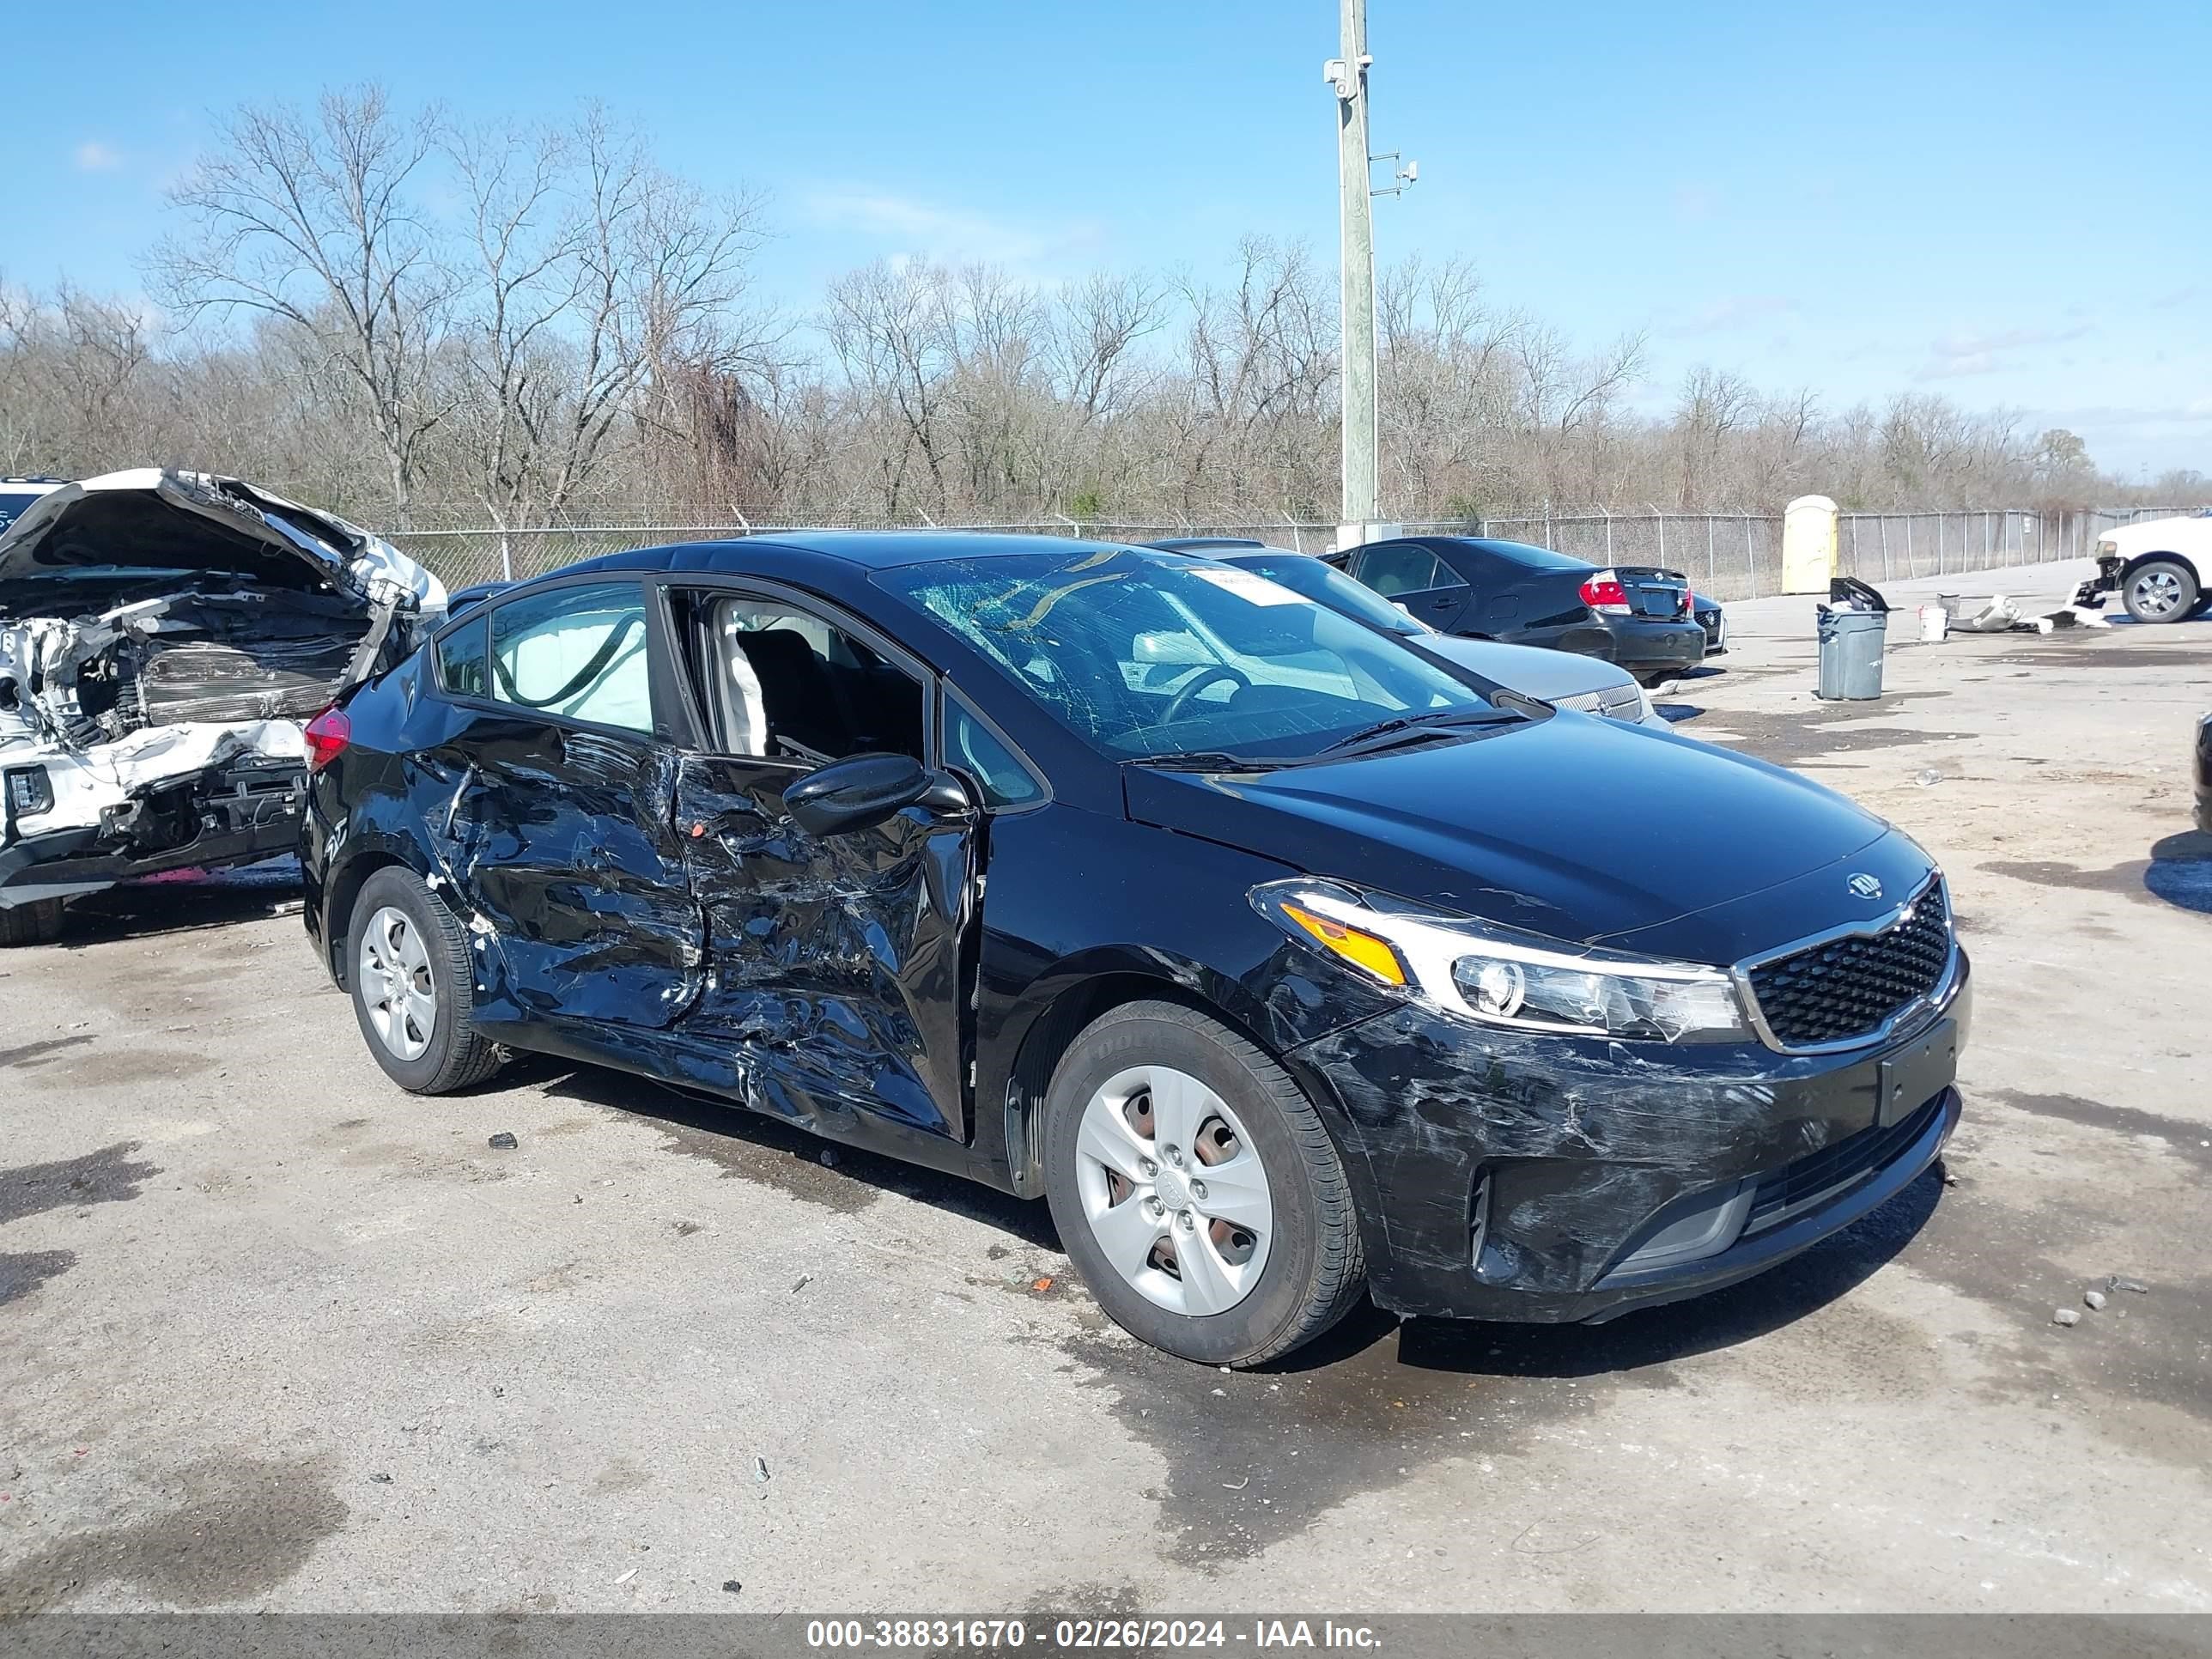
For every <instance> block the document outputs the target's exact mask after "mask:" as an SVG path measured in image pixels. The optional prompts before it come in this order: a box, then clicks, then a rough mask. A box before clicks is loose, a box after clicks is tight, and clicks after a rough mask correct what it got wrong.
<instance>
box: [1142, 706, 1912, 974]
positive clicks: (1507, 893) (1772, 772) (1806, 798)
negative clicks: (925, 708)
mask: <svg viewBox="0 0 2212 1659" xmlns="http://www.w3.org/2000/svg"><path fill="white" fill-rule="evenodd" d="M1124 775H1125V778H1126V788H1127V802H1128V810H1129V812H1130V815H1131V816H1132V817H1135V818H1137V819H1138V820H1139V821H1140V822H1144V823H1152V824H1155V825H1158V826H1159V827H1161V828H1163V829H1173V830H1177V831H1180V832H1182V833H1183V834H1186V835H1192V836H1203V837H1205V838H1206V839H1208V840H1211V841H1216V842H1223V843H1225V844H1227V845H1231V846H1234V847H1239V848H1247V849H1249V850H1250V851H1252V852H1255V853H1258V854H1261V855H1263V856H1265V857H1267V858H1270V859H1273V860H1277V861H1278V862H1280V863H1283V864H1286V865H1289V866H1292V867H1294V868H1296V869H1299V870H1302V871H1304V872H1307V873H1308V874H1310V875H1316V876H1324V877H1330V878H1336V879H1340V880H1343V881H1348V882H1351V883H1353V884H1357V885H1359V886H1362V887H1366V888H1370V889H1374V890H1379V891H1383V892H1387V893H1393V894H1395V895H1397V896H1399V897H1401V898H1404V899H1409V900H1413V901H1417V902H1421V903H1425V904H1428V905H1431V906H1434V907H1436V908H1440V909H1445V910H1450V911H1455V912H1459V913H1462V914H1465V915H1474V916H1480V917H1484V918H1487V919H1488V920H1490V921H1496V922H1499V923H1503V924H1504V925H1507V926H1510V927H1521V928H1526V929H1528V930H1529V931H1531V932H1534V933H1543V934H1547V935H1548V936H1550V937H1552V938H1553V939H1566V940H1576V941H1583V942H1587V943H1591V944H1597V943H1601V942H1620V943H1624V944H1628V945H1632V948H1634V949H1637V950H1639V951H1647V952H1650V954H1653V955H1656V956H1665V957H1679V958H1680V959H1682V960H1686V961H1698V962H1711V963H1730V962H1735V961H1738V960H1740V959H1741V958H1743V957H1747V956H1751V955H1755V954H1758V953H1760V952H1762V951H1768V950H1771V949H1774V948H1777V947H1778V946H1779V945H1785V944H1788V943H1790V942H1791V941H1793V940H1796V939H1802V938H1803V937H1805V936H1806V935H1807V934H1808V933H1815V932H1818V931H1820V929H1822V928H1824V927H1832V926H1836V925H1838V924H1839V923H1841V922H1844V921H1858V920H1862V919H1863V915H1862V913H1863V912H1866V911H1867V910H1868V906H1867V905H1866V904H1865V903H1864V902H1862V901H1859V900H1857V899H1856V898H1855V897H1854V896H1852V895H1851V893H1850V890H1849V889H1848V887H1847V885H1846V883H1847V881H1848V878H1849V877H1850V875H1853V874H1857V873H1860V872H1862V870H1864V871H1865V872H1867V873H1870V874H1872V875H1874V876H1875V878H1877V880H1878V881H1879V882H1880V883H1881V886H1882V887H1883V889H1884V890H1886V891H1887V892H1889V893H1891V894H1892V895H1900V894H1901V892H1902V891H1903V890H1909V889H1910V888H1911V886H1914V885H1917V883H1918V882H1919V881H1920V880H1922V879H1924V878H1925V877H1926V875H1927V873H1928V870H1929V865H1928V861H1927V859H1926V855H1925V854H1922V853H1921V852H1920V850H1919V849H1918V848H1916V847H1914V846H1913V845H1912V843H1911V842H1910V841H1909V840H1908V839H1907V838H1906V837H1905V836H1901V835H1898V834H1896V833H1894V832H1893V831H1892V830H1891V829H1889V828H1888V826H1887V825H1886V824H1885V823H1883V822H1882V821H1881V819H1879V818H1877V817H1874V816H1873V815H1872V814H1870V813H1869V812H1867V811H1863V810H1862V809H1861V808H1860V807H1858V806H1857V805H1853V804H1852V803H1851V802H1850V801H1849V800H1846V799H1844V797H1843V796H1841V795H1839V794H1837V793H1834V792H1833V791H1832V790H1829V789H1826V788H1823V787H1821V786H1820V785H1819V784H1816V783H1814V782H1812V781H1809V780H1808V779H1805V778H1802V777H1799V776H1797V775H1796V774H1794V773H1790V772H1787V771H1784V770H1783V769H1781V768H1779V767H1776V766H1770V765H1768V764H1767V763H1765V762H1764V761H1758V760H1753V759H1751V758H1749V757H1746V756H1742V755H1737V754H1734V753H1731V752H1729V751H1728V750H1723V749H1720V748H1718V747H1717V746H1714V745H1711V744H1700V743H1693V742H1691V741H1690V740H1688V739H1686V738H1679V737H1676V736H1674V735H1673V734H1672V733H1669V732H1661V731H1656V730H1653V729H1651V728H1650V727H1647V726H1636V725H1631V724H1628V723H1626V722H1623V721H1620V720H1603V719H1599V718H1595V717H1593V716H1587V715H1583V714H1572V713H1567V712H1562V713H1559V714H1554V715H1553V716H1552V717H1551V718H1550V719H1548V720H1538V721H1531V722H1529V723H1528V724H1527V725H1524V726H1512V727H1508V728H1504V729H1503V730H1499V731H1497V732H1492V733H1489V734H1486V735H1484V736H1481V737H1478V738H1474V739H1472V740H1470V741H1466V742H1458V743H1439V744H1429V745H1425V746H1423V747H1419V748H1414V749H1407V750H1390V751H1386V752H1384V753H1382V754H1376V755H1368V756H1362V757H1354V758H1351V759H1347V760H1345V761H1341V762H1335V763H1318V764H1314V765H1308V766H1295V767H1288V768H1284V769H1279V770H1276V771H1272V772H1258V773H1190V772H1174V771H1166V770H1162V769H1158V768H1154V767H1146V766H1131V767H1127V768H1125V769H1124ZM1876 843H1881V846H1880V847H1879V848H1878V847H1877V846H1876ZM1846 860H1850V863H1849V864H1848V866H1845V861H1846ZM1837 866H1845V867H1844V868H1842V869H1838V868H1837ZM1823 872H1826V875H1827V878H1826V879H1819V878H1820V877H1821V876H1822V874H1823ZM1889 902H1891V903H1894V902H1896V898H1895V897H1894V896H1893V898H1892V899H1891V900H1890V901H1889ZM1874 908H1881V907H1880V906H1875V907H1874Z"/></svg>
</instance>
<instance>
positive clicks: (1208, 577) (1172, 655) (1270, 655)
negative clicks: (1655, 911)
mask: <svg viewBox="0 0 2212 1659" xmlns="http://www.w3.org/2000/svg"><path fill="white" fill-rule="evenodd" d="M877 580H878V581H879V582H881V583H882V584H884V586H887V587H890V589H891V590H892V591H894V592H897V593H899V594H900V595H901V596H902V597H903V598H905V599H908V600H909V601H911V602H912V603H914V604H915V605H919V606H921V608H922V609H923V610H925V611H928V612H929V613H930V614H931V615H932V616H933V617H935V618H936V619H937V620H938V621H939V623H943V624H944V625H945V627H947V628H949V629H951V630H952V631H953V632H954V633H955V634H957V635H959V636H960V637H961V638H962V639H963V640H965V641H967V642H968V643H969V645H971V646H973V647H975V649H977V650H978V651H980V652H981V653H983V654H984V655H985V656H987V657H988V658H989V659H991V660H992V661H993V662H994V663H995V664H996V665H998V667H999V668H1000V671H1002V672H1005V673H1006V674H1008V675H1011V676H1012V678H1015V679H1016V680H1018V681H1019V682H1020V683H1021V684H1022V685H1023V687H1024V689H1025V690H1028V691H1029V692H1030V694H1031V695H1032V696H1035V697H1036V699H1037V700H1038V701H1039V702H1042V703H1044V704H1045V705H1047V706H1048V708H1051V709H1052V710H1053V711H1054V713H1055V714H1058V715H1059V716H1060V718H1061V719H1062V720H1065V721H1066V723H1067V724H1068V725H1069V726H1072V727H1073V728H1074V729H1075V731H1076V732H1078V733H1079V735H1081V736H1083V737H1085V738H1089V739H1090V740H1091V741H1092V742H1094V743H1096V744H1098V745H1099V746H1100V747H1101V748H1103V749H1105V750H1108V751H1109V752H1110V753H1113V754H1115V755H1120V756H1124V757H1129V758H1133V759H1139V760H1145V759H1163V760H1165V759H1172V758H1177V757H1190V756H1220V757H1234V758H1237V759H1240V760H1247V761H1252V762H1255V763H1270V762H1273V763H1280V762H1284V761H1288V760H1293V759H1304V758H1308V757H1312V756H1315V755H1316V754H1319V753H1321V752H1322V751H1323V750H1328V749H1331V748H1334V747H1339V746H1341V745H1344V744H1347V743H1351V742H1352V741H1355V740H1357V739H1358V738H1360V737H1362V736H1363V734H1365V733H1368V732H1372V731H1374V730H1375V729H1376V728H1377V727H1379V726H1384V725H1386V724H1389V725H1391V726H1396V725H1398V724H1400V723H1401V722H1405V721H1407V720H1409V718H1410V719H1411V720H1412V722H1413V724H1416V725H1425V723H1426V722H1425V719H1423V718H1421V717H1425V716H1430V715H1433V716H1435V717H1436V719H1437V722H1438V724H1439V725H1440V726H1444V725H1449V724H1452V723H1455V722H1459V721H1462V720H1472V721H1480V720H1483V719H1485V718H1486V717H1487V718H1491V719H1505V718H1510V716H1504V715H1502V714H1500V712H1499V711H1498V709H1496V708H1494V706H1493V705H1492V704H1491V703H1489V702H1486V701H1485V700H1484V699H1483V697H1482V696H1480V694H1479V693H1478V692H1476V691H1475V690H1474V688H1473V687H1471V686H1469V685H1468V684H1464V683H1462V681H1460V680H1457V679H1455V678H1453V677H1452V676H1451V675H1449V674H1448V673H1447V672H1445V671H1444V670H1443V669H1442V668H1440V667H1438V666H1437V665H1435V664H1433V663H1431V661H1429V659H1426V658H1425V657H1422V656H1419V655H1417V654H1416V653H1413V652H1412V651H1409V650H1407V648H1406V647H1404V646H1403V645H1401V643H1400V642H1399V641H1397V639H1395V637H1392V636H1389V635H1383V634H1378V633H1376V632H1375V631H1374V630H1373V629H1370V628H1366V627H1364V626H1362V625H1361V624H1360V623H1356V622H1353V621H1352V620H1350V619H1349V618H1347V617H1341V616H1339V615H1337V614H1335V613H1334V612H1333V611H1325V610H1323V609H1322V608H1321V607H1320V606H1319V605H1314V604H1312V603H1310V602H1309V601H1308V600H1306V599H1304V598H1303V597H1301V596H1300V595H1298V594H1297V593H1294V592H1291V590H1290V589H1289V588H1287V587H1284V586H1280V585H1279V584H1278V583H1275V582H1272V581H1270V580H1267V578H1266V577H1264V576H1261V575H1259V574H1255V573H1254V572H1252V571H1249V570H1240V569H1237V568H1232V567H1230V566H1227V565H1218V564H1211V563H1206V562H1202V561H1198V560H1193V559H1188V558H1185V557H1182V556H1177V555H1174V554H1166V553H1152V552H1147V551H1140V550H1136V549H1133V548H1118V549H1103V550H1095V551H1088V552H1073V551H1071V552H1070V553H1068V554H1066V555H1064V556H1063V555H1060V554H1036V555H1034V556H1009V557H994V558H987V559H974V560H948V561H945V562H942V563H937V564H927V565H917V566H913V567H910V568H905V569H898V570H890V571H885V572H884V573H883V574H881V575H879V576H878V578H877Z"/></svg>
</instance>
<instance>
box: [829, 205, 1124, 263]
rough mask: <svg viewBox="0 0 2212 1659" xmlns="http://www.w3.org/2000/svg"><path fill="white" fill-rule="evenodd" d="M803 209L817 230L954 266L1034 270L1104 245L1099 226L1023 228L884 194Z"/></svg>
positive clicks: (896, 254) (899, 254)
mask: <svg viewBox="0 0 2212 1659" xmlns="http://www.w3.org/2000/svg"><path fill="white" fill-rule="evenodd" d="M802 205H803V208H804V210H805V214H806V216H807V217H808V218H809V219H811V221H812V222H814V223H816V224H817V225H821V226H823V227H825V228H830V229H837V230H850V231H857V232H859V233H860V234H862V235H866V236H871V237H874V238H876V239H878V240H882V241H885V242H889V243H890V244H892V245H893V246H892V248H891V250H890V252H891V255H892V257H895V258H924V259H933V260H936V261H939V262H940V263H943V264H969V263H975V262H981V263H982V264H994V265H1004V266H1006V267H1008V268H1010V269H1012V270H1016V271H1018V272H1023V271H1032V270H1037V269H1039V268H1040V267H1045V266H1051V265H1054V264H1060V263H1061V262H1063V261H1066V260H1068V259H1070V258H1080V257H1084V256H1085V255H1087V254H1088V253H1089V252H1091V251H1094V250H1095V249H1096V248H1097V246H1098V245H1099V244H1100V243H1101V242H1102V241H1103V232H1102V231H1101V229H1100V228H1099V227H1098V226H1097V224H1095V223H1091V222H1081V221H1076V222H1067V223H1064V224H1059V225H1045V226H1039V225H1032V224H1026V223H1018V222H1013V221H1011V220H1004V219H994V218H993V217H991V216H988V215H987V214H981V213H975V212H972V211H969V210H965V209H961V208H944V207H939V206H937V205H935V204H932V203H928V202H922V201H917V200H915V199H914V198H912V197H904V196H897V195H893V194H890V193H889V192H886V191H867V190H853V191H815V192H813V193H812V194H811V195H809V196H808V197H805V200H804V202H803V204H802Z"/></svg>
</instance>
